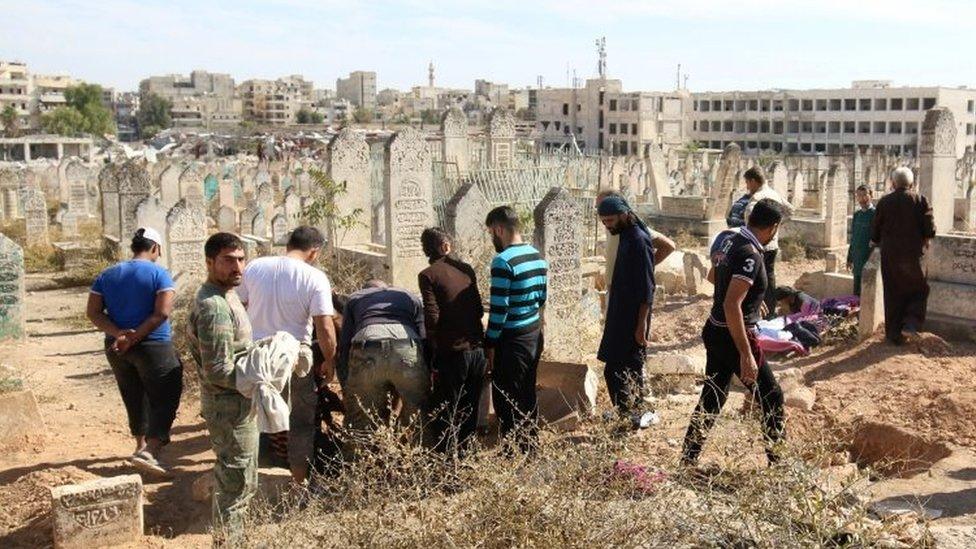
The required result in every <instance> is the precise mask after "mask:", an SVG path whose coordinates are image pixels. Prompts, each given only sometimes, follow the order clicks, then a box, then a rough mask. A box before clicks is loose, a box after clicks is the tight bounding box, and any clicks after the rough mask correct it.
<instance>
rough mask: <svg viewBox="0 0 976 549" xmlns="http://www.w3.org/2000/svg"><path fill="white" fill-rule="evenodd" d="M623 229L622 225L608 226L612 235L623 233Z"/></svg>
mask: <svg viewBox="0 0 976 549" xmlns="http://www.w3.org/2000/svg"><path fill="white" fill-rule="evenodd" d="M621 230H622V229H621V228H620V225H614V226H613V227H610V228H608V229H607V232H608V233H610V234H612V235H618V234H620V233H621Z"/></svg>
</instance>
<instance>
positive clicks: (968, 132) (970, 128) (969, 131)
mask: <svg viewBox="0 0 976 549" xmlns="http://www.w3.org/2000/svg"><path fill="white" fill-rule="evenodd" d="M966 135H973V125H972V124H966Z"/></svg>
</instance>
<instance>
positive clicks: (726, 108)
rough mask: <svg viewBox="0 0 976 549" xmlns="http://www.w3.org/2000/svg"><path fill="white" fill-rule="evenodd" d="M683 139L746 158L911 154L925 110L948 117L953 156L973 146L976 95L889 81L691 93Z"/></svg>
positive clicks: (975, 125)
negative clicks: (732, 146) (733, 148)
mask: <svg viewBox="0 0 976 549" xmlns="http://www.w3.org/2000/svg"><path fill="white" fill-rule="evenodd" d="M691 99H692V107H691V109H690V113H689V114H690V116H689V119H690V129H689V137H690V139H691V140H693V141H697V142H698V143H699V144H701V145H703V146H706V147H709V148H715V149H720V148H722V147H724V146H725V145H726V144H728V143H730V142H736V143H738V144H739V145H740V146H741V147H742V148H743V150H744V151H746V152H758V151H764V150H768V151H774V152H785V153H817V152H822V153H838V152H851V151H853V150H854V148H855V147H858V148H860V149H861V151H862V152H867V151H883V152H888V153H891V154H899V155H915V154H917V151H918V140H919V134H920V131H921V126H922V122H923V120H924V119H925V111H926V110H928V109H931V108H932V107H935V106H942V107H947V108H948V109H949V110H951V111H952V114H953V116H954V117H955V121H956V124H957V126H958V128H957V129H958V133H957V136H958V137H957V139H956V147H957V151H956V154H957V156H962V155H963V153H965V151H966V150H972V149H973V145H974V143H976V89H967V88H947V87H896V86H892V85H891V82H890V81H885V80H868V81H855V82H854V83H853V84H852V86H851V87H850V88H843V89H824V90H769V91H745V92H741V91H730V92H705V93H695V94H692V98H691Z"/></svg>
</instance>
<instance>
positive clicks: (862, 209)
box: [847, 185, 874, 295]
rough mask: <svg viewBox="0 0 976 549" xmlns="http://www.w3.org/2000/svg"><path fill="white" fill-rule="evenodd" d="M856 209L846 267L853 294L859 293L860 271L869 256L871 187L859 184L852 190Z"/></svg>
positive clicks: (872, 208)
mask: <svg viewBox="0 0 976 549" xmlns="http://www.w3.org/2000/svg"><path fill="white" fill-rule="evenodd" d="M854 196H855V197H856V199H857V206H858V207H857V210H856V211H855V212H854V219H853V221H852V222H851V240H850V242H849V244H850V245H849V246H848V248H847V268H848V269H850V271H851V273H852V274H853V275H854V295H861V271H862V270H864V264H865V263H867V262H868V257H870V256H871V223H872V222H873V221H874V202H872V201H871V189H870V188H869V187H868V186H867V185H861V186H860V187H858V188H857V190H856V191H855V192H854Z"/></svg>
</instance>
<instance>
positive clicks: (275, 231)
mask: <svg viewBox="0 0 976 549" xmlns="http://www.w3.org/2000/svg"><path fill="white" fill-rule="evenodd" d="M288 233H289V229H288V221H287V219H285V214H278V215H276V216H274V217H273V218H272V219H271V242H273V243H274V245H275V246H284V245H285V244H286V243H287V241H288Z"/></svg>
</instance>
